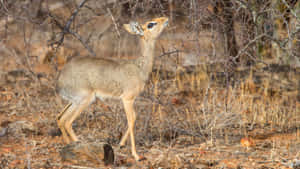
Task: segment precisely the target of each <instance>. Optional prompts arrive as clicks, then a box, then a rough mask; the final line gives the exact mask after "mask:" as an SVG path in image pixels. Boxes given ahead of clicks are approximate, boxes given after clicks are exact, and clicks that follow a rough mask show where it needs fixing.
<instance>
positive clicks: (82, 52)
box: [0, 0, 300, 169]
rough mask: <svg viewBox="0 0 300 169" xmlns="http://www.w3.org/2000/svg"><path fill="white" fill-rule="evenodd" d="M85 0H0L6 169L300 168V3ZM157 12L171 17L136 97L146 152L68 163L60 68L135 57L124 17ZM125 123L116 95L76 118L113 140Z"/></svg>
mask: <svg viewBox="0 0 300 169" xmlns="http://www.w3.org/2000/svg"><path fill="white" fill-rule="evenodd" d="M81 2H83V1H82V0H64V1H61V0H51V1H50V0H18V1H10V0H1V1H0V65H1V66H0V126H1V127H0V168H5V169H6V168H27V169H29V168H94V167H95V168H105V167H112V168H118V167H126V168H159V167H162V168H297V167H298V168H299V167H300V153H299V152H300V104H299V101H300V45H299V44H300V2H299V1H297V0H168V1H167V0H149V1H148V0H120V1H114V0H102V1H96V0H88V1H87V2H86V3H85V4H84V5H83V6H82V7H80V8H79V7H78V6H79V4H80V3H81ZM75 11H77V13H76V14H77V15H76V17H75V18H74V20H72V21H71V22H70V17H71V16H72V14H74V12H75ZM158 16H168V17H169V18H170V25H169V27H168V28H167V29H166V30H165V31H164V32H163V34H162V36H161V37H160V38H159V40H158V42H157V46H156V49H157V50H156V52H155V55H156V59H155V65H154V69H153V72H152V74H151V76H150V78H149V81H148V82H147V85H146V88H145V91H144V92H143V93H142V94H141V95H140V97H139V98H138V99H137V100H136V102H135V107H136V110H137V122H136V128H135V133H136V143H137V150H138V152H139V153H140V154H143V155H144V156H145V157H146V158H147V160H144V161H141V162H135V161H134V160H133V158H132V157H131V155H130V145H129V144H128V146H127V147H125V149H123V150H121V151H120V152H117V154H116V162H115V164H114V165H111V166H105V165H104V163H103V162H102V161H101V159H100V161H97V160H96V161H85V162H83V163H82V162H81V163H80V164H79V163H76V162H69V161H63V160H62V159H61V157H60V154H59V152H60V151H61V149H62V148H63V146H64V144H63V142H62V138H61V137H60V132H59V129H58V127H57V124H56V120H55V116H56V115H57V113H58V112H59V111H60V110H61V109H62V108H63V107H64V105H65V104H66V102H64V101H63V100H61V99H60V97H59V96H58V95H57V93H56V92H55V84H56V79H57V77H58V74H59V71H60V70H61V68H62V67H63V65H64V64H65V63H66V62H67V61H68V60H70V59H72V58H75V57H78V56H86V55H91V56H92V55H96V56H95V57H97V56H105V57H116V58H120V59H132V58H136V57H138V53H139V49H138V44H137V39H136V37H132V36H130V35H129V34H127V33H125V31H124V30H123V28H122V24H124V23H127V22H129V21H130V20H137V21H140V22H143V21H145V20H148V19H151V18H153V17H158ZM68 24H69V28H68V27H67V26H66V25H68ZM67 28H68V29H67ZM126 127H127V124H126V117H125V113H124V110H123V108H122V105H121V103H120V102H119V101H118V100H109V101H107V102H104V103H100V102H99V101H96V103H94V104H92V105H91V106H90V107H89V109H87V110H85V112H84V113H82V115H81V116H80V118H78V119H77V120H76V121H75V123H74V125H73V128H74V130H75V131H76V133H77V134H78V135H79V137H80V139H81V140H86V141H91V142H96V141H105V142H108V143H110V144H111V145H112V146H113V147H114V148H117V145H118V143H119V141H120V138H121V136H122V134H124V132H125V129H126Z"/></svg>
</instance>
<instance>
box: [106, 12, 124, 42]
mask: <svg viewBox="0 0 300 169" xmlns="http://www.w3.org/2000/svg"><path fill="white" fill-rule="evenodd" d="M107 12H108V14H109V15H110V16H111V20H112V21H113V23H114V26H115V29H116V31H117V33H118V36H119V38H120V37H121V34H120V31H119V29H118V25H117V23H116V20H115V17H114V16H113V15H112V13H111V11H110V9H109V8H107Z"/></svg>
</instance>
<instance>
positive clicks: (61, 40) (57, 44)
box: [49, 0, 96, 56]
mask: <svg viewBox="0 0 300 169" xmlns="http://www.w3.org/2000/svg"><path fill="white" fill-rule="evenodd" d="M87 1H88V0H82V1H81V2H80V4H79V5H78V7H77V9H76V10H75V11H74V12H73V13H72V15H71V17H70V19H69V20H68V21H67V23H66V25H65V26H63V25H62V24H61V23H60V22H59V21H58V20H57V19H55V18H54V17H53V16H52V15H51V13H49V16H50V17H51V18H53V20H54V22H55V24H56V25H57V26H58V27H59V28H60V29H61V30H63V31H62V32H61V33H60V35H61V37H60V39H59V40H57V41H55V42H52V43H51V44H50V45H51V46H52V47H54V48H56V49H57V48H59V47H60V45H62V43H63V42H64V38H65V35H66V34H71V35H73V36H74V37H75V38H76V39H78V40H79V41H80V42H81V44H82V45H83V46H84V47H85V48H86V49H87V50H88V51H89V52H90V53H91V54H92V55H93V56H96V54H95V52H94V51H93V50H92V49H91V48H90V47H89V46H88V45H87V44H86V42H85V41H84V40H83V39H82V37H81V36H80V35H79V34H78V33H76V32H73V31H71V30H70V27H71V23H72V22H73V21H74V20H75V17H76V16H77V14H78V13H79V11H80V9H81V8H82V7H83V6H84V4H85V3H86V2H87ZM54 45H56V46H54Z"/></svg>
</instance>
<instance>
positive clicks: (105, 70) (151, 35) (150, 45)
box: [57, 17, 168, 160]
mask: <svg viewBox="0 0 300 169" xmlns="http://www.w3.org/2000/svg"><path fill="white" fill-rule="evenodd" d="M167 25H168V18H166V17H160V18H155V19H153V20H151V21H148V22H146V23H145V24H143V25H140V24H139V23H137V22H130V23H129V24H124V29H125V30H127V31H128V32H129V33H130V34H133V35H137V36H138V37H139V40H140V44H141V51H142V53H141V55H140V56H138V57H137V59H134V60H119V61H116V60H112V59H104V58H105V56H101V57H102V58H89V57H85V58H76V59H73V60H71V61H70V62H69V63H67V64H66V65H65V67H64V68H63V70H62V71H61V73H60V76H59V78H58V84H57V89H58V92H59V94H60V95H61V96H62V97H63V98H64V99H66V100H68V101H69V102H70V103H69V104H68V105H67V106H66V107H65V108H64V109H63V110H62V111H61V113H59V115H58V116H57V123H58V126H59V128H60V130H61V132H62V137H63V139H64V141H65V142H66V143H70V142H71V141H78V138H77V136H76V135H75V133H74V131H73V129H72V122H73V121H74V120H75V119H76V118H77V117H78V116H79V114H80V113H81V112H82V111H83V110H84V109H85V108H86V107H87V106H88V105H89V104H91V103H92V102H93V101H94V100H95V99H96V98H107V97H109V98H120V99H121V100H122V102H123V104H124V108H125V112H126V117H127V120H128V129H127V131H126V133H125V134H124V136H123V138H122V139H121V142H120V145H121V146H124V144H125V142H126V140H127V138H128V135H130V139H131V152H132V155H133V156H134V158H135V159H136V160H140V159H141V157H140V156H139V155H138V154H137V152H136V149H135V140H134V132H133V131H134V124H135V119H136V114H135V110H134V107H133V103H134V100H135V98H136V97H137V96H138V95H139V93H140V92H141V91H142V90H143V88H144V86H145V83H146V81H147V79H148V76H149V73H150V72H151V71H152V65H153V58H154V47H155V42H156V39H157V38H158V36H159V35H160V34H161V32H162V31H163V30H164V28H165V27H166V26H167ZM100 55H101V54H100Z"/></svg>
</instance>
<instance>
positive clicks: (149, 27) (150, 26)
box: [147, 22, 157, 29]
mask: <svg viewBox="0 0 300 169" xmlns="http://www.w3.org/2000/svg"><path fill="white" fill-rule="evenodd" d="M156 24H157V23H156V22H150V23H149V24H148V25H147V28H148V29H151V28H152V27H153V26H154V25H156Z"/></svg>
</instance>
